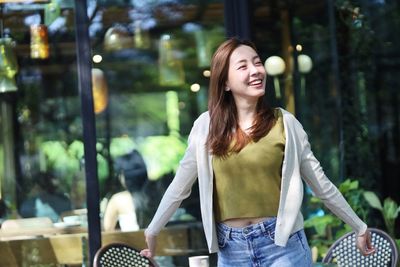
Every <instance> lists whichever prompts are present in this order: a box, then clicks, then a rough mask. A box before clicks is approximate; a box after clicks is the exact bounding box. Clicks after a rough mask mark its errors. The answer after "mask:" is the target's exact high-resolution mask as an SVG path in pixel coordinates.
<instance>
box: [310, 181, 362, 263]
mask: <svg viewBox="0 0 400 267" xmlns="http://www.w3.org/2000/svg"><path fill="white" fill-rule="evenodd" d="M338 189H339V191H340V192H341V193H342V195H343V196H344V197H345V198H346V200H347V202H348V203H349V205H350V206H351V207H352V209H353V210H354V211H355V212H356V213H357V215H359V216H360V217H361V218H362V219H363V220H364V221H365V220H366V219H367V217H368V214H369V211H370V206H369V205H368V203H367V202H366V200H365V198H364V196H363V194H364V192H365V191H364V190H363V189H362V188H360V186H359V182H358V181H356V180H351V179H347V180H345V181H344V182H343V183H341V184H340V185H339V187H338ZM310 203H311V204H312V205H314V206H315V209H316V210H319V211H320V212H319V213H318V215H314V216H312V217H310V218H308V219H307V220H305V222H304V227H305V228H308V229H312V230H314V233H313V234H312V236H311V238H310V245H311V246H312V247H316V248H317V251H318V252H317V253H318V254H317V255H316V256H317V259H316V260H320V259H321V258H322V257H323V256H324V255H325V254H326V251H327V250H328V248H329V246H330V245H332V243H333V242H334V241H335V240H336V239H338V238H339V237H340V236H342V235H344V234H345V233H348V232H350V231H351V228H350V226H348V225H346V224H345V223H343V222H342V221H341V220H340V219H339V218H337V217H336V216H335V215H333V214H332V213H330V212H327V209H326V208H325V207H324V206H323V203H322V202H321V200H320V199H318V198H316V197H314V196H313V197H311V199H310ZM321 213H322V214H323V215H320V214H321Z"/></svg>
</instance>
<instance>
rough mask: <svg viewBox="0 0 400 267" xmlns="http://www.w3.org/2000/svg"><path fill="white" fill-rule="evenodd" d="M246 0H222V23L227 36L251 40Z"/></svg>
mask: <svg viewBox="0 0 400 267" xmlns="http://www.w3.org/2000/svg"><path fill="white" fill-rule="evenodd" d="M250 21H251V20H250V7H249V1H248V0H234V1H232V0H224V23H225V30H226V36H227V37H238V38H241V39H248V40H251V37H252V36H251V25H250V24H251V23H250Z"/></svg>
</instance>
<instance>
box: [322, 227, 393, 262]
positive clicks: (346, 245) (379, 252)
mask: <svg viewBox="0 0 400 267" xmlns="http://www.w3.org/2000/svg"><path fill="white" fill-rule="evenodd" d="M368 230H369V231H370V232H371V238H372V244H373V246H374V247H375V248H376V252H375V253H374V254H373V255H369V256H363V255H362V254H361V253H360V252H359V251H358V249H357V247H356V245H355V233H354V232H350V233H347V234H345V235H343V236H342V237H340V238H339V239H338V240H336V241H335V243H333V244H332V246H331V247H330V248H329V249H328V252H327V254H326V256H325V257H324V259H323V260H322V262H323V263H332V262H334V263H336V264H337V265H338V266H354V267H357V266H364V267H368V266H371V267H380V266H385V267H386V266H390V267H396V264H397V260H398V251H397V247H396V243H395V242H394V240H393V239H392V238H391V237H390V236H389V235H388V234H387V233H386V232H384V231H382V230H379V229H376V228H368Z"/></svg>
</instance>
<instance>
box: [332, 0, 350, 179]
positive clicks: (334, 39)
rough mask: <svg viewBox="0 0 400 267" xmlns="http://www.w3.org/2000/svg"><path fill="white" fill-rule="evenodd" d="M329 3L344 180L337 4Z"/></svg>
mask: <svg viewBox="0 0 400 267" xmlns="http://www.w3.org/2000/svg"><path fill="white" fill-rule="evenodd" d="M327 4H328V19H329V34H330V36H331V38H330V39H329V40H330V48H331V56H332V72H333V83H334V85H333V86H335V87H336V88H335V89H336V91H337V98H336V99H337V101H336V109H337V114H338V124H339V125H338V126H339V181H344V178H345V175H346V174H345V168H344V156H345V142H344V129H343V117H342V113H343V111H342V92H341V90H342V87H341V81H340V72H339V71H340V70H339V55H338V48H337V36H336V19H335V5H334V1H333V0H327Z"/></svg>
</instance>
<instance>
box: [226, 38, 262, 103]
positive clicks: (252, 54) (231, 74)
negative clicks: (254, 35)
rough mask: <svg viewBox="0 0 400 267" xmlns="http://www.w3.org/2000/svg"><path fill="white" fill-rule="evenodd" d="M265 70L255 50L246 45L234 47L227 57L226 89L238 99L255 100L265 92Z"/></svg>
mask: <svg viewBox="0 0 400 267" xmlns="http://www.w3.org/2000/svg"><path fill="white" fill-rule="evenodd" d="M265 77H266V72H265V69H264V65H263V63H262V62H261V59H260V57H259V56H258V54H257V52H256V51H255V50H254V49H253V48H251V47H250V46H247V45H241V46H239V47H238V48H236V49H235V50H234V51H233V52H232V54H231V57H230V59H229V70H228V80H227V82H226V86H227V90H230V91H232V94H233V97H234V99H235V102H236V103H237V101H238V100H241V99H243V100H250V101H257V99H258V98H260V97H261V96H263V95H264V93H265Z"/></svg>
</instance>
